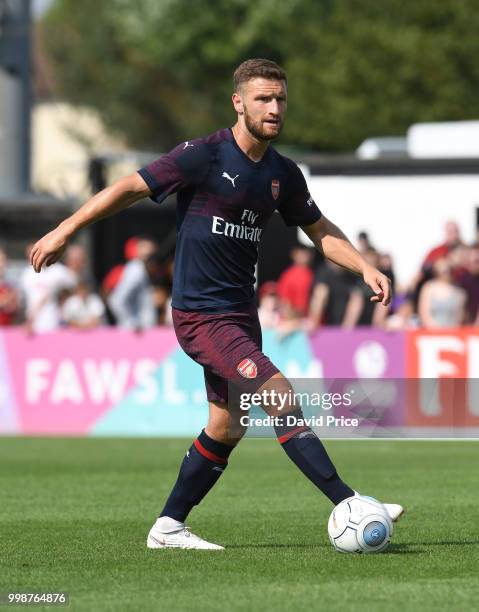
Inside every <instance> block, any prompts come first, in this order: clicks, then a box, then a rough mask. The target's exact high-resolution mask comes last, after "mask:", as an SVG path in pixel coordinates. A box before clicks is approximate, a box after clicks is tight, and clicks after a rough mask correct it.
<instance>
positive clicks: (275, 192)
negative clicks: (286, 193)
mask: <svg viewBox="0 0 479 612" xmlns="http://www.w3.org/2000/svg"><path fill="white" fill-rule="evenodd" d="M271 194H272V196H273V198H274V199H275V200H277V199H278V196H279V181H278V179H273V180H272V181H271Z"/></svg>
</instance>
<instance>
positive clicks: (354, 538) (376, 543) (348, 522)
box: [328, 495, 393, 553]
mask: <svg viewBox="0 0 479 612" xmlns="http://www.w3.org/2000/svg"><path fill="white" fill-rule="evenodd" d="M328 533H329V539H330V541H331V544H332V545H333V546H334V548H335V549H336V550H337V551H338V552H342V553H375V552H380V551H382V550H384V549H385V548H387V547H388V546H389V542H390V541H391V536H392V533H393V524H392V521H391V518H390V516H389V514H388V512H387V510H386V508H385V507H384V505H383V504H382V503H381V502H379V501H378V500H377V499H374V498H373V497H366V496H364V495H355V496H354V497H348V498H347V499H345V500H343V501H342V502H340V503H339V504H338V505H337V506H336V507H335V508H334V509H333V511H332V512H331V516H330V517H329V521H328Z"/></svg>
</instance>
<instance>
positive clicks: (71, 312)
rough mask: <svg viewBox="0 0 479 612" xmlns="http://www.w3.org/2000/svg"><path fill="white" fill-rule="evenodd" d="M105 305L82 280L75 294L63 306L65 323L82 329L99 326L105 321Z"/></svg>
mask: <svg viewBox="0 0 479 612" xmlns="http://www.w3.org/2000/svg"><path fill="white" fill-rule="evenodd" d="M104 314H105V306H104V304H103V302H102V301H101V299H100V297H99V296H98V295H96V294H95V293H93V292H92V291H91V290H90V287H89V286H88V284H87V283H86V282H85V281H80V282H79V283H78V285H77V287H76V289H75V292H74V293H73V295H71V296H70V297H68V298H67V299H66V300H65V302H64V303H63V306H62V307H61V316H62V321H63V323H64V325H67V326H69V327H77V328H80V329H91V328H93V327H98V326H99V325H102V323H103V322H104V320H103V317H104Z"/></svg>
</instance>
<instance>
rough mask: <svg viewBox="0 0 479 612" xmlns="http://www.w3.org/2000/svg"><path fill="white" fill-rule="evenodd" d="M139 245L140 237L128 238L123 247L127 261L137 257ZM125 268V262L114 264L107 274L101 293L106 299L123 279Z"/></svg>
mask: <svg viewBox="0 0 479 612" xmlns="http://www.w3.org/2000/svg"><path fill="white" fill-rule="evenodd" d="M137 246H138V238H137V237H136V236H132V237H131V238H128V240H127V241H126V242H125V246H124V249H123V253H124V257H125V261H131V260H132V259H135V257H136V253H137ZM124 268H125V264H118V265H116V266H114V267H113V268H112V269H111V270H110V271H109V272H108V274H107V275H106V276H105V278H104V279H103V281H102V284H101V294H102V297H103V299H105V300H106V299H107V298H108V296H109V295H110V293H111V292H112V291H113V289H114V288H115V287H116V286H117V285H118V283H119V282H120V279H121V275H122V274H123V270H124Z"/></svg>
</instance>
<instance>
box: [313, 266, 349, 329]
mask: <svg viewBox="0 0 479 612" xmlns="http://www.w3.org/2000/svg"><path fill="white" fill-rule="evenodd" d="M355 282H356V277H355V276H354V274H351V272H348V271H347V270H344V269H343V268H341V267H340V266H338V265H337V264H335V263H333V262H332V261H330V260H328V259H327V260H325V262H324V264H322V265H321V267H320V268H319V270H318V271H317V273H316V276H315V279H314V288H313V293H312V297H311V306H310V310H309V319H310V321H309V327H310V329H315V328H316V327H318V326H319V325H342V323H343V320H344V315H345V312H346V306H347V304H348V302H349V298H350V295H351V292H352V290H353V288H354V286H355Z"/></svg>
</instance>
